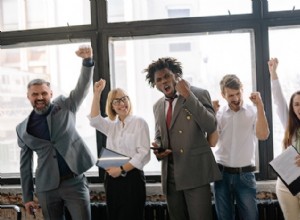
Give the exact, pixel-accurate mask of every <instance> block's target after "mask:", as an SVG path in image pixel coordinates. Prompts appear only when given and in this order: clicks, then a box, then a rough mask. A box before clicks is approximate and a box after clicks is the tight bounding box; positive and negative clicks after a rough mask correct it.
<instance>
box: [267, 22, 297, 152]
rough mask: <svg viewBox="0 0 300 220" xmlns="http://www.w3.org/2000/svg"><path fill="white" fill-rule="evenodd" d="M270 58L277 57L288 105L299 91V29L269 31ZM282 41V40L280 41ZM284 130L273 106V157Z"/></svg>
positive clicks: (278, 71) (278, 69) (279, 73)
mask: <svg viewBox="0 0 300 220" xmlns="http://www.w3.org/2000/svg"><path fill="white" fill-rule="evenodd" d="M269 37H270V39H269V42H270V57H277V58H278V60H279V65H278V68H277V73H278V78H279V80H280V83H281V87H282V91H283V93H284V96H285V99H286V101H287V103H288V104H289V101H290V97H291V95H292V94H293V93H294V92H296V91H297V90H299V85H300V71H299V70H300V63H299V60H300V54H299V51H300V45H299V37H300V28H299V27H289V28H288V27H287V28H283V29H270V30H269ZM282 39H284V40H282ZM283 135H284V129H283V127H282V125H281V123H280V121H279V118H278V115H277V114H276V108H275V106H273V144H274V156H277V155H278V154H279V153H280V152H281V151H282V140H283Z"/></svg>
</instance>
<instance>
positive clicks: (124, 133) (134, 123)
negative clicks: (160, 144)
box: [88, 115, 150, 170]
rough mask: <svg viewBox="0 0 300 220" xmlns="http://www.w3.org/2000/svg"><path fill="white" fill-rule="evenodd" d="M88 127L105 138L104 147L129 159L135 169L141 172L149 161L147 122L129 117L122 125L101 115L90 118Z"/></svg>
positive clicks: (118, 121)
mask: <svg viewBox="0 0 300 220" xmlns="http://www.w3.org/2000/svg"><path fill="white" fill-rule="evenodd" d="M88 119H89V120H90V125H91V126H92V127H94V128H96V129H97V130H98V131H100V132H102V133H103V134H105V135H106V136H107V142H106V147H107V149H111V150H113V151H116V152H118V153H121V154H124V155H126V156H129V157H131V160H130V161H129V163H130V164H132V165H133V166H134V167H135V168H137V169H139V170H143V167H144V166H145V165H146V164H147V163H148V162H149V161H150V133H149V127H148V124H147V122H146V121H145V120H144V119H142V118H140V117H137V116H133V115H129V116H127V117H126V118H125V120H124V125H123V123H122V122H121V121H120V120H119V119H116V120H115V121H111V120H110V119H109V118H104V117H102V116H101V115H98V116H96V117H93V118H91V116H90V115H89V116H88Z"/></svg>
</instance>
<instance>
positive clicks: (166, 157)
mask: <svg viewBox="0 0 300 220" xmlns="http://www.w3.org/2000/svg"><path fill="white" fill-rule="evenodd" d="M144 72H147V76H146V80H147V81H148V83H149V84H150V86H151V87H156V88H157V89H158V90H159V91H160V92H162V93H163V94H164V97H162V98H161V99H159V100H158V101H157V102H156V103H155V105H154V107H153V110H154V116H155V142H154V143H153V144H152V145H153V147H159V146H160V147H162V150H158V149H155V148H154V154H155V155H156V157H157V158H158V160H161V161H162V187H163V192H164V194H165V195H166V198H167V203H168V210H169V215H170V219H171V220H188V219H190V220H203V219H205V220H210V219H213V216H212V203H211V202H212V199H211V189H210V182H213V181H215V180H219V179H220V178H221V174H220V171H219V169H218V166H217V164H216V161H215V159H214V156H213V153H212V151H211V149H210V144H209V143H208V139H207V138H208V136H209V135H211V134H213V133H214V132H215V130H216V125H217V121H216V118H215V112H214V109H213V107H212V103H211V99H210V95H209V93H208V91H206V90H204V89H200V88H197V87H194V86H190V84H189V83H188V82H187V81H185V80H184V79H182V67H181V63H180V62H178V61H177V60H176V59H174V58H170V57H165V58H160V59H158V60H157V61H153V62H152V63H151V64H150V65H149V66H148V68H147V69H145V70H144ZM170 100H172V102H171V103H172V108H171V109H170V111H171V112H172V119H171V120H170V124H169V123H168V124H169V125H167V123H166V118H168V115H169V114H168V110H169V106H170ZM167 121H168V120H167Z"/></svg>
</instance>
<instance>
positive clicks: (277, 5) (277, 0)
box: [267, 0, 300, 11]
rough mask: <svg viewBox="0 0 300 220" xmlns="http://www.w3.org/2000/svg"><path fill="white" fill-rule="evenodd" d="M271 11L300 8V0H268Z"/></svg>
mask: <svg viewBox="0 0 300 220" xmlns="http://www.w3.org/2000/svg"><path fill="white" fill-rule="evenodd" d="M267 2H268V6H269V11H293V10H299V9H300V2H299V0H284V1H282V0H268V1H267Z"/></svg>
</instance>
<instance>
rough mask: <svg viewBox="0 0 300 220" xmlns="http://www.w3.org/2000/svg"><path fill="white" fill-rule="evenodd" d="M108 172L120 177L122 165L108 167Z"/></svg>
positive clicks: (112, 175)
mask: <svg viewBox="0 0 300 220" xmlns="http://www.w3.org/2000/svg"><path fill="white" fill-rule="evenodd" d="M106 172H107V173H108V175H110V176H111V177H113V178H116V177H119V176H120V175H121V168H120V167H108V168H107V169H106Z"/></svg>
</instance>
